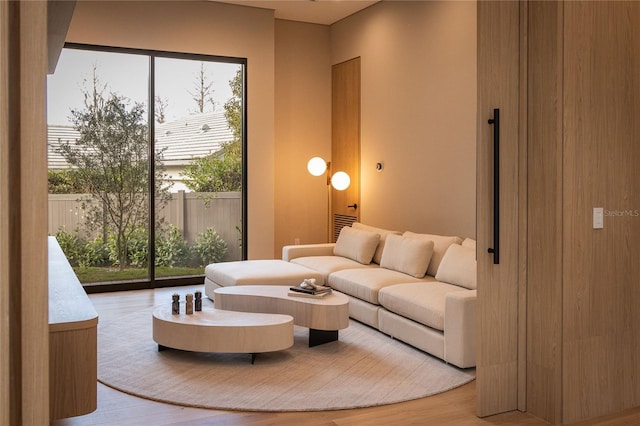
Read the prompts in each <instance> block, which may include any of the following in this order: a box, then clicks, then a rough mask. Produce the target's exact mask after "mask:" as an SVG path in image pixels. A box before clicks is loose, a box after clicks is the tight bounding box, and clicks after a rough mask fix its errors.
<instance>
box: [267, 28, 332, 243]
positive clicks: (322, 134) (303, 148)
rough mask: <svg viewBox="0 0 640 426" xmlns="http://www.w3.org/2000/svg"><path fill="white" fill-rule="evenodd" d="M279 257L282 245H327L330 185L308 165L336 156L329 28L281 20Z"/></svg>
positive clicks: (277, 92) (277, 95) (277, 55)
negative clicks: (328, 186) (332, 149)
mask: <svg viewBox="0 0 640 426" xmlns="http://www.w3.org/2000/svg"><path fill="white" fill-rule="evenodd" d="M275 36H276V37H275V46H276V47H275V63H276V72H275V76H276V77H275V78H276V81H275V118H276V122H275V135H276V136H275V150H276V153H277V155H276V165H275V168H276V177H275V183H276V187H275V194H276V197H275V199H276V203H275V204H276V207H275V211H276V214H275V249H274V250H275V253H276V256H279V255H280V252H281V250H282V246H283V245H286V244H294V243H295V242H296V239H299V241H300V242H301V243H302V244H305V243H319V242H325V241H326V238H327V185H326V179H325V178H324V177H314V176H311V175H310V174H309V173H308V172H307V161H309V159H310V158H312V157H316V156H320V157H323V158H324V159H326V160H329V159H330V155H331V66H330V52H329V27H328V26H326V25H315V24H305V23H300V22H293V21H283V20H276V30H275Z"/></svg>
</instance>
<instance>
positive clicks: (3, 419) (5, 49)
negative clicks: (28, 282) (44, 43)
mask: <svg viewBox="0 0 640 426" xmlns="http://www.w3.org/2000/svg"><path fill="white" fill-rule="evenodd" d="M9 22H10V21H9V4H8V3H7V2H4V1H3V2H0V200H7V199H8V198H9V175H8V173H7V171H8V166H9V131H8V127H9V97H8V92H9V84H10V83H9ZM9 251H10V246H9V206H8V204H7V203H5V202H3V203H2V206H0V312H2V313H3V315H0V348H8V347H9V327H10V318H9V317H8V315H5V314H4V312H9ZM9 353H10V351H9V350H1V351H0V424H3V425H8V424H10V423H9V422H10V415H11V399H10V395H11V362H10V359H9Z"/></svg>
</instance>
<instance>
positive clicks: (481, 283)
mask: <svg viewBox="0 0 640 426" xmlns="http://www.w3.org/2000/svg"><path fill="white" fill-rule="evenodd" d="M521 5H522V3H520V2H493V1H491V2H478V120H477V123H478V131H477V134H478V141H477V144H478V145H477V148H478V153H477V211H478V213H477V233H478V252H477V260H478V358H477V359H478V362H477V385H476V388H477V392H478V395H477V398H478V399H477V409H478V415H479V416H481V417H483V416H488V415H492V414H496V413H500V412H505V411H510V410H514V409H516V408H518V395H519V392H518V389H519V386H518V384H519V380H518V372H519V365H518V346H519V337H521V336H519V333H518V330H519V327H520V326H519V322H518V309H519V299H518V294H519V291H518V286H519V275H518V274H519V265H520V262H521V261H520V258H521V256H519V250H520V244H519V221H518V218H519V215H518V212H519V209H520V208H521V206H520V205H519V204H518V203H519V198H518V195H519V185H520V183H519V182H520V175H519V173H520V172H521V170H520V168H519V167H518V164H519V150H518V144H519V140H520V138H519V134H520V133H519V132H520V124H519V123H520V122H521V119H520V117H521V113H522V111H521V105H520V85H519V81H520V7H521ZM522 7H525V6H522ZM495 110H498V111H497V112H496V111H495ZM498 114H499V117H498ZM490 119H491V120H493V122H492V123H489V120H490ZM496 134H497V135H499V144H498V145H499V147H498V146H494V142H495V140H494V136H495V135H496ZM495 154H499V155H497V156H495ZM494 167H495V169H494ZM494 184H495V185H494ZM495 202H497V203H496V205H495V207H494V203H495ZM489 250H491V251H493V253H490V252H489Z"/></svg>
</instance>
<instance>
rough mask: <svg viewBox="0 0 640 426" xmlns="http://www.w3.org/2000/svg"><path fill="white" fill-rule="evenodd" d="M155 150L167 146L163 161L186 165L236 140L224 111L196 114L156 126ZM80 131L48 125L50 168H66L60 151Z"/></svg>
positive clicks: (76, 137)
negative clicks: (62, 143) (64, 143)
mask: <svg viewBox="0 0 640 426" xmlns="http://www.w3.org/2000/svg"><path fill="white" fill-rule="evenodd" d="M155 131H156V138H155V145H156V150H160V149H164V148H166V150H165V151H164V164H165V165H167V166H185V165H187V164H189V163H190V162H191V160H192V159H194V158H198V157H204V156H206V155H209V154H212V153H214V152H217V151H219V150H220V148H221V146H222V144H223V143H224V142H228V141H231V140H233V131H232V130H231V129H230V128H229V125H228V124H227V120H226V118H225V117H224V113H211V114H194V115H189V116H187V117H183V118H180V119H178V120H174V121H171V122H166V123H162V124H156V125H155ZM78 138H79V133H78V132H77V131H76V130H75V129H74V128H73V126H68V125H55V124H52V125H49V126H47V150H48V157H49V168H50V169H63V168H67V167H68V165H67V162H66V161H65V159H64V158H63V157H62V156H61V155H60V154H58V152H57V150H56V149H57V147H58V146H59V145H60V143H61V142H62V141H74V140H77V139H78Z"/></svg>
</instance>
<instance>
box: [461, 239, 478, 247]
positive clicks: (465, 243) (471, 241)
mask: <svg viewBox="0 0 640 426" xmlns="http://www.w3.org/2000/svg"><path fill="white" fill-rule="evenodd" d="M462 247H469V248H472V249H474V250H475V249H476V240H474V239H473V238H465V239H464V241H463V242H462Z"/></svg>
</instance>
